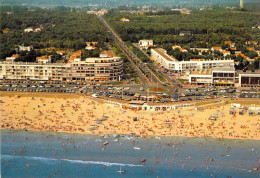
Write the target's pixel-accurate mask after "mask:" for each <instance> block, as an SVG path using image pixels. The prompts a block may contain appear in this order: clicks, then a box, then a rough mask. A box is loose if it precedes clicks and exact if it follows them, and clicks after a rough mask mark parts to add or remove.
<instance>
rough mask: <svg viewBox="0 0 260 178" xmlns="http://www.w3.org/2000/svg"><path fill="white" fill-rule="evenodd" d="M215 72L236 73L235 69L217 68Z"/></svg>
mask: <svg viewBox="0 0 260 178" xmlns="http://www.w3.org/2000/svg"><path fill="white" fill-rule="evenodd" d="M213 72H235V68H234V67H215V68H214V69H213Z"/></svg>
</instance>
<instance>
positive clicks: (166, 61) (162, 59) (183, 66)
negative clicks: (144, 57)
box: [151, 48, 234, 72]
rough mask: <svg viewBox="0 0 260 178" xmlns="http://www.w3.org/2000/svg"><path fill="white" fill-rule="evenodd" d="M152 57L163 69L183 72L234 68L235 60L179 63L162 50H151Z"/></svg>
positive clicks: (192, 60)
mask: <svg viewBox="0 0 260 178" xmlns="http://www.w3.org/2000/svg"><path fill="white" fill-rule="evenodd" d="M151 55H152V57H153V58H154V59H155V60H156V62H157V63H159V64H160V65H161V66H162V67H165V68H166V69H167V70H170V71H175V72H182V71H194V70H198V69H207V68H214V67H234V60H194V59H191V60H190V61H178V60H176V59H175V58H174V57H172V56H170V55H168V54H167V52H166V50H164V49H162V48H155V49H151Z"/></svg>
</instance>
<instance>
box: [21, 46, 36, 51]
mask: <svg viewBox="0 0 260 178" xmlns="http://www.w3.org/2000/svg"><path fill="white" fill-rule="evenodd" d="M18 49H19V51H31V50H32V49H33V47H32V46H24V45H22V46H18Z"/></svg>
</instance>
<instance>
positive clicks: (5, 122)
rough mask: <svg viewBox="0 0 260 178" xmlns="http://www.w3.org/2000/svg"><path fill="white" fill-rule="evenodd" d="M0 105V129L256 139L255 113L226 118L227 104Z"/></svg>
mask: <svg viewBox="0 0 260 178" xmlns="http://www.w3.org/2000/svg"><path fill="white" fill-rule="evenodd" d="M0 100H2V101H3V103H0V111H1V129H15V130H23V129H25V130H26V129H27V130H37V131H55V132H68V133H83V134H95V135H98V134H100V135H101V134H130V133H135V134H136V135H140V136H148V135H149V136H150V135H153V136H184V137H212V138H232V139H250V140H260V130H259V127H260V117H259V115H256V114H257V110H255V112H256V114H255V115H252V116H251V115H250V116H249V115H248V112H247V111H246V113H245V114H244V115H239V114H238V109H239V108H236V114H235V115H230V114H229V109H230V104H226V105H219V106H217V105H216V106H214V107H212V106H211V107H210V108H207V109H204V110H196V109H195V107H194V106H193V107H188V108H182V109H178V110H173V111H164V112H158V111H156V112H152V111H132V110H129V109H127V110H125V109H121V108H119V107H118V106H114V105H109V104H106V103H104V102H103V101H102V100H95V99H92V98H89V97H87V96H83V95H77V94H48V93H46V94H45V93H36V94H35V93H30V94H23V93H20V94H19V93H18V94H17V93H16V94H13V93H11V92H1V93H0ZM200 107H203V106H200ZM212 114H217V115H218V118H217V120H216V121H212V120H209V117H210V116H211V115H212ZM104 116H105V117H104ZM135 117H137V121H134V120H133V118H135ZM97 120H99V121H97ZM166 121H168V123H167V122H166Z"/></svg>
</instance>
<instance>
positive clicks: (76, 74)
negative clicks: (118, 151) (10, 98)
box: [0, 57, 123, 82]
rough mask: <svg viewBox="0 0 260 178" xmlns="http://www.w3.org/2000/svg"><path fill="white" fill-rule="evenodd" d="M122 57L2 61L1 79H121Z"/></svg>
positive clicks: (100, 80)
mask: <svg viewBox="0 0 260 178" xmlns="http://www.w3.org/2000/svg"><path fill="white" fill-rule="evenodd" d="M122 65H123V61H122V60H121V58H120V57H113V58H87V59H86V60H84V61H73V62H71V63H66V64H65V63H64V64H63V63H62V64H61V63H46V64H38V63H26V62H13V63H8V62H1V63H0V80H34V81H60V82H61V81H63V82H72V81H85V82H87V81H98V82H102V81H120V80H121V76H122V74H123V67H122Z"/></svg>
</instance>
